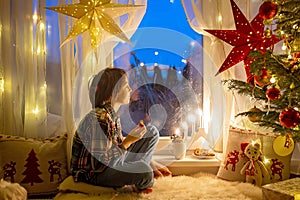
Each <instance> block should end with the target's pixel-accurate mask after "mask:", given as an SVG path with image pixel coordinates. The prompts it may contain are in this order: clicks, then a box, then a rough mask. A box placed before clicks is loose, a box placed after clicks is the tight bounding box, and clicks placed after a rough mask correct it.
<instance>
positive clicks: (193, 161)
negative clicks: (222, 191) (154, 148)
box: [153, 154, 221, 167]
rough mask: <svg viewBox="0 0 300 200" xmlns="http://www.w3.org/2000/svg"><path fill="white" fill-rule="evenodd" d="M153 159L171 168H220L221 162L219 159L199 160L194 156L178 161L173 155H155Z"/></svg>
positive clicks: (187, 156)
mask: <svg viewBox="0 0 300 200" xmlns="http://www.w3.org/2000/svg"><path fill="white" fill-rule="evenodd" d="M153 159H154V160H156V161H157V162H159V163H161V164H163V165H166V166H169V167H219V166H220V163H221V161H220V160H219V159H218V157H215V158H210V159H199V158H196V157H194V156H192V155H186V156H185V158H183V159H181V160H176V159H175V158H174V156H173V155H163V154H159V155H157V154H154V155H153Z"/></svg>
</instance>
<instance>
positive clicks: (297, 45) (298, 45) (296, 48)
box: [291, 37, 300, 53]
mask: <svg viewBox="0 0 300 200" xmlns="http://www.w3.org/2000/svg"><path fill="white" fill-rule="evenodd" d="M291 46H292V49H291V50H292V53H299V52H300V38H299V37H297V38H295V39H294V41H293V42H292V44H291Z"/></svg>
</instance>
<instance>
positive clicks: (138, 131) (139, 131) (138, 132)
mask: <svg viewBox="0 0 300 200" xmlns="http://www.w3.org/2000/svg"><path fill="white" fill-rule="evenodd" d="M146 132H147V129H146V126H145V125H144V122H143V120H141V121H140V123H139V124H138V125H137V126H136V127H135V128H134V129H132V130H131V131H130V133H129V134H128V135H130V136H133V137H136V138H139V139H141V138H142V137H143V135H144V134H145V133H146Z"/></svg>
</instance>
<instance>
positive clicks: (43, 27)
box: [40, 22, 45, 31]
mask: <svg viewBox="0 0 300 200" xmlns="http://www.w3.org/2000/svg"><path fill="white" fill-rule="evenodd" d="M43 30H45V24H44V23H43V22H40V31H43Z"/></svg>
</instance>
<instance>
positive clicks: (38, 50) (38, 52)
mask: <svg viewBox="0 0 300 200" xmlns="http://www.w3.org/2000/svg"><path fill="white" fill-rule="evenodd" d="M40 53H41V48H40V47H38V48H37V50H36V54H37V55H39V54H40Z"/></svg>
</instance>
